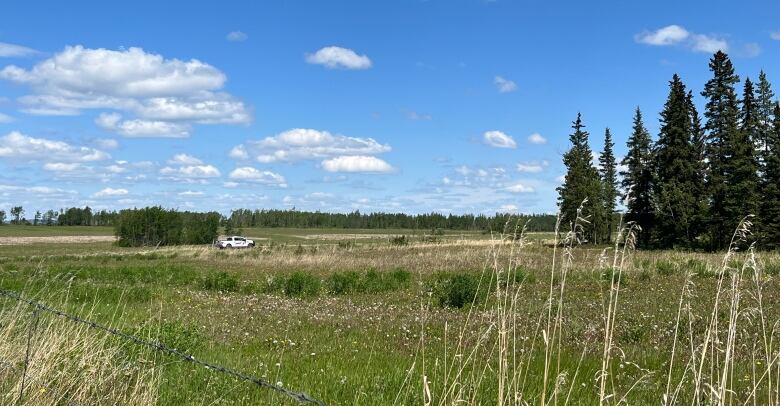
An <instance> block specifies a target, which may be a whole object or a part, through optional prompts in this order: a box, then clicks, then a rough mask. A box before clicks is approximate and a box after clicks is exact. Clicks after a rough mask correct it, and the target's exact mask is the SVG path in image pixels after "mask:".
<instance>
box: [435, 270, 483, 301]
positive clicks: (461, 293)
mask: <svg viewBox="0 0 780 406" xmlns="http://www.w3.org/2000/svg"><path fill="white" fill-rule="evenodd" d="M439 282H440V283H439V285H438V286H437V288H438V289H436V291H435V292H434V293H435V296H436V297H437V298H438V300H439V305H441V306H443V307H456V308H459V309H460V308H462V307H463V306H466V305H467V304H471V303H478V302H479V301H480V300H479V299H480V297H479V296H478V295H477V293H478V287H479V278H478V277H476V276H474V275H472V274H466V273H459V274H455V275H446V276H444V277H443V278H442V280H440V281H439Z"/></svg>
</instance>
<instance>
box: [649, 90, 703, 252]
mask: <svg viewBox="0 0 780 406" xmlns="http://www.w3.org/2000/svg"><path fill="white" fill-rule="evenodd" d="M689 106H690V101H689V98H688V95H687V93H686V91H685V85H684V84H683V82H682V81H681V80H680V77H679V76H677V75H676V74H675V75H674V76H673V77H672V81H671V82H669V97H668V98H667V100H666V104H665V105H664V110H663V111H662V112H661V131H660V134H659V135H658V142H657V143H656V147H655V160H654V168H655V174H656V178H655V179H656V182H655V184H654V190H653V193H654V196H655V197H654V201H655V204H656V209H655V213H656V229H655V238H654V239H655V242H656V244H657V245H658V246H659V247H662V248H672V247H675V246H691V245H693V244H694V243H695V241H696V237H697V236H696V234H695V227H694V221H695V215H696V214H697V213H696V208H697V204H696V203H697V202H696V199H695V197H694V195H693V193H692V192H693V191H694V190H695V188H696V184H697V182H700V181H701V179H697V178H696V176H697V170H696V168H697V166H696V165H695V164H694V163H695V162H696V161H697V160H696V152H695V149H694V145H693V131H692V126H691V124H692V120H691V113H690V109H689Z"/></svg>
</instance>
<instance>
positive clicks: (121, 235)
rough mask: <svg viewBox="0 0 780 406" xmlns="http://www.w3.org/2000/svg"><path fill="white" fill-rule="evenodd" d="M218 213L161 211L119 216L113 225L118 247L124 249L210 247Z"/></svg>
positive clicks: (133, 211) (134, 211) (151, 209)
mask: <svg viewBox="0 0 780 406" xmlns="http://www.w3.org/2000/svg"><path fill="white" fill-rule="evenodd" d="M219 219H220V215H219V213H215V212H211V213H193V212H179V211H176V210H165V209H163V208H162V207H159V206H158V207H146V208H143V209H127V210H122V211H121V212H119V216H118V217H117V219H116V223H115V225H114V234H115V235H116V236H117V237H118V240H117V244H118V245H120V246H123V247H142V246H150V245H151V246H156V245H180V244H209V243H211V242H212V241H214V239H215V238H216V237H217V229H218V227H219Z"/></svg>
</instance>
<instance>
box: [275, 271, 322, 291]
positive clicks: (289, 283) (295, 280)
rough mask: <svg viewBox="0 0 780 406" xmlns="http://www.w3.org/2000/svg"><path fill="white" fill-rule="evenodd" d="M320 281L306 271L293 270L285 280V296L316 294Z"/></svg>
mask: <svg viewBox="0 0 780 406" xmlns="http://www.w3.org/2000/svg"><path fill="white" fill-rule="evenodd" d="M321 285H322V282H321V281H320V280H319V279H318V278H316V277H315V276H314V275H312V274H309V273H306V272H294V273H293V274H292V275H290V277H289V278H287V280H286V281H285V284H284V294H285V295H287V296H294V297H301V296H317V295H318V294H319V293H320V287H321Z"/></svg>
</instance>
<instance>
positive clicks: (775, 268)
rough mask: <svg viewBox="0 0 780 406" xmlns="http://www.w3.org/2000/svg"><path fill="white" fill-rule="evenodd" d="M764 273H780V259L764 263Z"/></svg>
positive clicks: (774, 274)
mask: <svg viewBox="0 0 780 406" xmlns="http://www.w3.org/2000/svg"><path fill="white" fill-rule="evenodd" d="M764 273H765V274H767V275H769V276H777V275H780V261H772V262H767V263H766V264H764Z"/></svg>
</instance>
